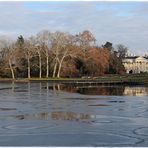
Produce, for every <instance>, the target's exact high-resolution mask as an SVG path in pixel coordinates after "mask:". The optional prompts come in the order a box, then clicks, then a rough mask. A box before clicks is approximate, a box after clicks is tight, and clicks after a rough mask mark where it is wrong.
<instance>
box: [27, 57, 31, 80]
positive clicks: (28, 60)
mask: <svg viewBox="0 0 148 148" xmlns="http://www.w3.org/2000/svg"><path fill="white" fill-rule="evenodd" d="M27 62H28V79H30V78H31V76H30V59H29V58H28V59H27Z"/></svg>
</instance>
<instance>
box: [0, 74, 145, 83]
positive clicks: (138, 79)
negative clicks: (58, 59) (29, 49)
mask: <svg viewBox="0 0 148 148" xmlns="http://www.w3.org/2000/svg"><path fill="white" fill-rule="evenodd" d="M12 81H14V82H42V81H49V82H64V83H83V82H84V83H129V84H130V83H131V84H132V83H133V84H134V83H135V84H148V74H126V75H104V76H98V77H82V78H31V79H27V78H25V79H23V78H18V79H16V80H12V79H8V78H7V79H4V78H0V82H12Z"/></svg>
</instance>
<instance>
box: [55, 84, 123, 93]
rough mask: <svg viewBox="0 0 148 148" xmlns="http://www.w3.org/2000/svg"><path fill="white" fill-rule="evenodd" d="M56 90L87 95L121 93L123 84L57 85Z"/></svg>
mask: <svg viewBox="0 0 148 148" xmlns="http://www.w3.org/2000/svg"><path fill="white" fill-rule="evenodd" d="M57 86H58V88H57V87H55V89H56V90H63V91H67V92H71V93H80V94H87V95H123V93H124V88H125V87H124V86H101V85H100V86H74V85H57Z"/></svg>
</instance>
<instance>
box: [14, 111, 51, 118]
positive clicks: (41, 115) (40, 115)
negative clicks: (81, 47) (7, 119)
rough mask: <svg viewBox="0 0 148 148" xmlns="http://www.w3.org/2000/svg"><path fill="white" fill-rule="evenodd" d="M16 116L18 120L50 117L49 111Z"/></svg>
mask: <svg viewBox="0 0 148 148" xmlns="http://www.w3.org/2000/svg"><path fill="white" fill-rule="evenodd" d="M15 118H17V119H18V120H35V119H38V120H45V119H48V118H49V113H48V112H42V113H38V114H25V115H16V116H15Z"/></svg>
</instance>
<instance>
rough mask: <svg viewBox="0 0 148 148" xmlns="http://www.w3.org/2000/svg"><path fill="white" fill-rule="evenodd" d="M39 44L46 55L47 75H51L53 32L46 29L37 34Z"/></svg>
mask: <svg viewBox="0 0 148 148" xmlns="http://www.w3.org/2000/svg"><path fill="white" fill-rule="evenodd" d="M37 39H38V42H39V44H40V45H41V46H42V52H43V53H44V55H45V57H46V77H47V78H48V77H49V50H50V48H51V33H50V32H49V31H47V30H44V31H42V32H40V33H38V34H37Z"/></svg>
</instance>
